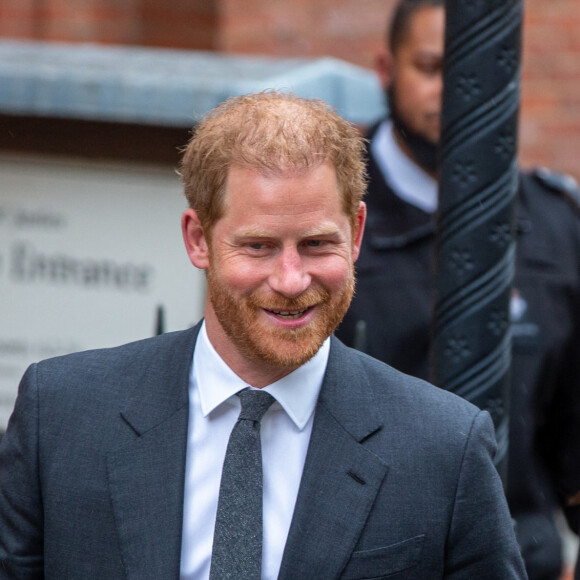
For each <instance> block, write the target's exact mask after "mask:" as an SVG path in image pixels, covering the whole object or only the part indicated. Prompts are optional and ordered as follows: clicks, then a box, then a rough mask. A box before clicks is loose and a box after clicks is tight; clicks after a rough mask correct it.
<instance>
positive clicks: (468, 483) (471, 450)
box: [445, 412, 527, 580]
mask: <svg viewBox="0 0 580 580" xmlns="http://www.w3.org/2000/svg"><path fill="white" fill-rule="evenodd" d="M495 450H496V444H495V436H494V433H493V425H492V422H491V419H490V417H489V415H488V413H486V412H480V413H479V414H478V415H477V416H476V418H475V420H474V422H473V425H472V429H471V433H470V434H469V436H468V438H467V441H466V446H465V452H464V456H463V460H462V465H461V470H460V474H459V479H458V483H457V490H456V496H455V501H454V508H453V514H452V521H451V527H450V533H449V538H448V542H447V548H446V552H447V554H446V566H445V567H446V573H445V578H449V579H453V580H459V579H461V580H469V579H472V578H490V579H491V578H497V580H500V579H502V580H507V579H510V578H526V577H527V576H526V572H525V570H524V567H523V562H522V560H521V556H520V554H519V549H518V547H517V544H516V542H515V541H514V535H513V524H512V520H511V518H510V515H509V510H508V507H507V502H506V500H505V495H504V493H503V490H502V484H501V481H500V478H499V476H498V474H497V471H496V468H495V466H494V465H493V462H492V458H493V456H494V454H495Z"/></svg>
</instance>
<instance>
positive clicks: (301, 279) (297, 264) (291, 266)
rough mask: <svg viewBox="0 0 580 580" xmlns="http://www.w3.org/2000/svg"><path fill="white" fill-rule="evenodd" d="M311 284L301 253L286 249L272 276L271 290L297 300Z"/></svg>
mask: <svg viewBox="0 0 580 580" xmlns="http://www.w3.org/2000/svg"><path fill="white" fill-rule="evenodd" d="M310 282H311V277H310V274H308V273H307V272H306V270H305V268H304V259H303V257H302V256H301V255H300V252H299V251H298V250H297V249H296V248H284V249H283V250H282V251H281V252H280V254H279V256H278V257H277V260H276V264H275V266H274V270H273V272H272V274H271V275H270V279H269V283H270V288H272V290H274V291H275V292H278V293H279V294H282V296H286V297H287V298H296V297H297V296H300V294H302V292H304V291H305V290H306V289H307V288H308V287H309V286H310Z"/></svg>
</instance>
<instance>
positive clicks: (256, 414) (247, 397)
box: [238, 389, 275, 421]
mask: <svg viewBox="0 0 580 580" xmlns="http://www.w3.org/2000/svg"><path fill="white" fill-rule="evenodd" d="M238 397H240V400H241V401H242V411H241V412H240V417H239V419H240V420H241V419H246V420H248V421H261V420H262V417H263V416H264V413H265V412H266V411H267V410H268V409H269V408H270V405H272V403H273V402H274V401H275V399H274V397H272V395H270V394H269V393H266V391H257V390H253V389H244V390H243V391H240V392H239V393H238Z"/></svg>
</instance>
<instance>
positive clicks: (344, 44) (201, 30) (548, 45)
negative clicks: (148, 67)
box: [0, 0, 580, 180]
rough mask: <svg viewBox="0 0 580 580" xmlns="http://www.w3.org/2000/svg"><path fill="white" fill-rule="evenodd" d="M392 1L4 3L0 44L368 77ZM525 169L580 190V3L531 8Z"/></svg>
mask: <svg viewBox="0 0 580 580" xmlns="http://www.w3.org/2000/svg"><path fill="white" fill-rule="evenodd" d="M393 4H394V0H316V2H314V1H312V0H0V37H11V38H35V39H41V40H61V41H73V42H81V41H86V42H102V43H118V44H137V45H149V46H173V47H178V48H191V49H209V50H222V51H225V52H234V53H248V54H270V55H278V56H320V55H332V56H335V57H337V58H341V59H344V60H347V61H350V62H353V63H355V64H359V65H361V66H365V67H369V68H372V67H373V65H374V54H375V53H376V50H377V49H378V47H379V46H380V45H381V43H382V42H383V36H384V30H385V22H386V20H387V17H388V15H389V14H390V11H391V10H392V6H393ZM525 6H526V16H525V27H524V63H523V64H524V68H523V85H522V108H521V123H520V159H521V163H522V165H525V166H528V165H547V166H549V167H552V168H554V169H558V170H560V171H565V172H568V173H571V174H572V175H574V177H576V178H577V179H578V180H580V163H579V162H578V161H577V159H578V157H579V156H580V34H578V30H580V2H578V0H550V1H549V2H547V1H546V0H526V4H525Z"/></svg>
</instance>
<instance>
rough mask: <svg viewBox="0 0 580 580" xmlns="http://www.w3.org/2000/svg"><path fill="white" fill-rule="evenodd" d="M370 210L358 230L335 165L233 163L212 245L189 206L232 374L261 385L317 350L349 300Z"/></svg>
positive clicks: (196, 257)
mask: <svg viewBox="0 0 580 580" xmlns="http://www.w3.org/2000/svg"><path fill="white" fill-rule="evenodd" d="M364 216H365V209H364V204H361V207H360V208H359V211H358V214H357V218H356V220H355V221H356V231H355V232H354V235H353V230H352V227H351V218H350V217H349V216H347V215H346V214H345V213H344V210H343V206H342V203H341V196H340V195H339V190H338V184H337V180H336V172H335V170H334V168H333V167H332V165H330V164H329V163H324V164H322V165H319V166H317V167H314V168H310V169H301V170H294V171H291V172H284V173H280V172H277V173H275V174H271V173H269V174H264V173H260V172H258V171H257V170H254V169H251V168H247V167H241V166H232V167H231V168H230V171H229V174H228V178H227V184H226V196H225V213H224V215H223V217H222V218H220V219H219V220H218V221H217V222H216V224H215V225H214V227H213V229H212V232H211V242H210V241H209V240H207V239H206V236H204V235H203V232H202V231H201V229H200V228H201V225H200V224H199V223H198V222H197V220H196V216H195V212H194V211H193V210H188V211H187V212H185V214H184V220H183V225H184V235H185V239H186V245H187V247H188V250H189V254H190V258H191V260H192V262H193V263H194V265H196V266H197V267H200V268H206V269H207V279H208V304H207V306H206V326H207V331H208V336H209V338H210V340H211V342H212V344H213V345H214V347H215V349H216V350H217V352H218V353H219V354H220V355H221V356H222V358H223V359H224V360H225V362H226V363H227V364H228V365H229V366H230V368H232V370H234V372H236V373H237V374H238V375H239V376H241V377H242V378H244V379H245V380H248V382H250V380H249V379H251V380H252V382H250V384H252V385H253V386H258V387H260V386H264V384H269V383H270V382H272V381H273V380H276V379H277V378H279V377H281V376H283V375H285V374H287V373H288V372H291V371H292V370H294V369H295V368H297V367H298V366H300V365H302V364H304V363H305V362H306V361H308V360H309V359H310V358H312V356H314V354H316V352H317V351H318V349H319V348H320V346H321V345H322V343H323V341H324V340H325V339H326V338H327V337H328V336H329V335H330V334H331V333H332V332H333V331H334V329H335V328H336V326H337V325H338V323H339V322H340V320H341V319H342V317H343V316H344V314H345V312H346V310H347V308H348V306H349V304H350V300H351V298H352V294H353V290H354V268H353V263H354V260H355V259H356V258H357V257H358V252H359V248H360V241H361V238H362V229H363V225H364ZM188 240H189V242H188ZM260 383H264V384H260Z"/></svg>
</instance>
